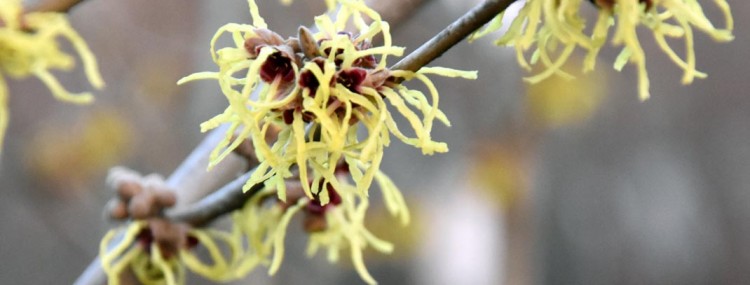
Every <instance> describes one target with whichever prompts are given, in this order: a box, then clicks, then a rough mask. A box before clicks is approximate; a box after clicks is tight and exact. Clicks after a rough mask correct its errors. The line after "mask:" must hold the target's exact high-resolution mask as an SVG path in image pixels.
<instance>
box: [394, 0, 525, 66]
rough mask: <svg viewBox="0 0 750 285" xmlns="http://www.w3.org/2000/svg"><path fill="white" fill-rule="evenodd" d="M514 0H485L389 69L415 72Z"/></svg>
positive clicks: (503, 9)
mask: <svg viewBox="0 0 750 285" xmlns="http://www.w3.org/2000/svg"><path fill="white" fill-rule="evenodd" d="M515 1H516V0H487V1H484V2H482V3H481V4H479V5H477V6H476V7H474V8H473V9H471V10H470V11H469V12H467V13H466V14H464V15H463V16H461V18H458V20H456V21H454V22H453V23H451V24H450V25H449V26H448V27H446V28H445V29H443V30H442V31H440V33H438V34H437V35H435V36H434V37H432V38H431V39H430V40H429V41H427V42H426V43H424V44H422V46H420V47H419V48H418V49H417V50H415V51H414V52H412V53H410V54H409V55H407V56H406V57H404V58H403V59H401V61H399V62H397V63H396V64H395V65H393V67H391V69H393V70H396V69H399V70H409V71H417V70H419V69H420V68H422V67H423V66H425V65H427V64H429V63H430V62H432V61H433V60H435V59H436V58H438V57H440V56H441V55H443V53H445V52H446V51H447V50H449V49H450V48H452V47H453V46H454V45H456V44H458V43H459V42H461V41H463V40H464V39H465V38H466V37H468V36H469V35H471V34H472V33H473V32H474V31H476V30H478V29H479V28H481V27H482V26H484V24H486V23H488V22H489V21H491V20H492V19H494V18H495V16H497V15H498V14H500V13H502V12H503V11H505V9H506V8H508V6H510V4H512V3H513V2H515Z"/></svg>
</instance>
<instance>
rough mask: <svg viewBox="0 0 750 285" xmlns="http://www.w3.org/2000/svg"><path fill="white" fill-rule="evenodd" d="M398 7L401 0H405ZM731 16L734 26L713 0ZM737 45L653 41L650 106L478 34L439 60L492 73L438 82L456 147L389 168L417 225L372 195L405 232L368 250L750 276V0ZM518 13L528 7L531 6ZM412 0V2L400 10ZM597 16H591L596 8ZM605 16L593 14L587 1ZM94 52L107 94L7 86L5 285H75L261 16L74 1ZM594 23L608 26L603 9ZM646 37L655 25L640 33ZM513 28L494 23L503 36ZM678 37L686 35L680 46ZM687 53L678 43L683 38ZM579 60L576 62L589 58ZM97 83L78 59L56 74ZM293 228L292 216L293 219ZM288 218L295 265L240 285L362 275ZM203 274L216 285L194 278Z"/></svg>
mask: <svg viewBox="0 0 750 285" xmlns="http://www.w3.org/2000/svg"><path fill="white" fill-rule="evenodd" d="M258 2H260V3H259V4H260V5H261V6H260V8H261V14H262V15H264V16H265V17H266V21H267V22H268V23H269V25H270V27H271V28H272V29H274V30H276V31H277V32H279V33H280V34H282V35H292V34H293V33H295V31H296V28H297V27H298V26H299V25H300V24H304V25H309V24H311V23H312V16H314V15H317V14H319V13H321V12H322V11H323V10H324V7H323V4H322V2H323V1H301V0H298V1H296V3H295V4H293V5H292V6H291V7H283V6H281V5H280V4H278V3H277V2H276V1H258ZM391 2H393V3H395V4H393V5H400V4H398V3H400V1H391ZM478 2H479V1H477V0H472V1H452V0H432V1H426V3H424V4H423V5H422V6H421V7H420V8H419V9H417V10H415V11H413V13H412V14H411V15H410V16H408V17H405V18H402V19H400V20H398V23H397V24H394V25H393V28H392V31H393V34H394V36H395V40H394V42H395V43H396V44H398V45H401V46H405V47H407V51H411V50H414V49H415V48H416V47H418V46H419V45H420V44H421V43H422V42H424V41H426V40H427V39H429V38H430V37H431V36H432V35H434V34H435V33H437V32H438V31H439V30H440V29H442V28H443V27H445V26H447V25H448V24H449V23H450V22H451V21H452V20H453V19H455V18H457V17H459V16H460V15H461V14H462V13H464V12H465V11H467V10H469V9H470V8H471V7H472V6H473V5H474V4H476V3H478ZM702 2H704V3H703V5H705V7H704V8H705V10H706V13H707V14H708V15H709V18H710V19H712V20H713V21H714V22H715V23H716V25H717V26H722V25H723V19H722V18H721V17H720V15H719V13H718V10H717V9H716V8H715V7H714V6H712V5H713V3H708V1H702ZM731 5H732V9H733V11H734V14H735V16H737V18H736V25H735V26H736V31H735V35H736V39H735V41H733V42H731V43H729V44H717V43H714V42H713V41H712V40H711V39H709V38H708V37H707V36H705V35H703V34H701V33H696V44H695V49H696V51H697V55H698V68H699V70H701V71H704V72H707V73H708V74H709V78H707V79H705V80H697V81H696V82H694V83H693V84H692V85H690V86H683V85H681V84H680V78H681V70H680V69H679V68H678V67H676V66H675V65H674V64H672V62H671V61H669V59H668V58H667V57H666V56H665V55H664V54H663V53H662V52H661V51H660V50H658V48H657V47H656V45H655V44H654V42H653V41H652V40H651V37H650V35H648V34H647V33H643V35H642V39H643V45H644V48H645V49H646V50H647V57H648V71H649V75H650V78H651V82H652V84H651V94H652V98H651V99H650V100H648V101H646V102H640V101H639V100H638V95H637V87H636V85H637V78H636V74H635V70H634V68H632V67H630V66H628V67H626V68H625V69H624V70H623V72H622V73H618V72H616V71H614V70H612V69H611V68H610V66H611V65H612V63H613V61H614V58H615V57H616V55H617V53H618V52H619V50H617V49H614V48H607V49H605V50H604V51H603V52H602V54H601V56H600V58H599V60H598V66H597V70H596V72H594V73H591V74H586V75H582V74H578V75H577V76H578V79H577V80H575V81H565V80H563V79H560V78H551V79H548V80H547V81H544V82H543V83H541V84H538V85H534V86H529V85H526V84H524V83H523V82H522V78H523V76H525V75H528V74H527V73H525V72H524V71H522V70H520V69H519V68H518V65H517V63H516V61H515V58H514V54H513V51H512V50H510V49H504V48H497V47H495V46H493V45H492V39H491V38H485V39H482V40H479V41H477V42H475V43H473V44H467V43H462V44H460V45H459V46H458V47H456V48H454V49H452V50H450V51H449V52H447V53H446V54H445V55H444V57H442V58H440V59H439V60H437V61H436V62H434V63H433V64H432V65H434V66H446V67H452V68H458V69H467V70H470V69H476V70H479V79H478V80H476V81H467V80H458V79H446V80H444V79H435V81H436V84H437V85H438V87H439V88H440V90H441V92H442V93H441V94H442V98H441V101H440V104H441V109H443V111H444V112H445V113H446V114H447V115H448V117H449V118H450V119H451V121H452V123H453V126H452V127H450V128H447V127H443V126H436V128H435V131H434V133H433V137H434V138H435V139H437V140H444V141H446V142H448V144H449V146H450V149H451V150H450V152H449V153H447V154H441V155H435V156H422V155H421V154H420V151H419V150H416V149H414V148H412V147H409V146H405V145H403V144H400V143H398V142H396V143H394V144H392V146H391V147H390V148H389V149H388V150H387V152H386V155H385V159H384V163H383V166H382V169H384V171H385V172H386V173H388V174H390V176H391V178H392V179H393V180H394V181H395V182H396V183H397V185H399V186H400V188H401V190H402V191H403V192H404V193H405V195H406V196H407V201H408V202H409V205H410V206H411V210H412V212H413V215H414V218H413V223H412V225H411V226H409V227H408V228H401V227H400V226H398V225H397V223H396V222H395V221H394V220H391V219H390V218H388V217H387V215H385V210H384V208H383V207H382V204H376V205H373V206H372V207H371V210H370V213H369V216H370V217H371V220H370V222H369V227H371V228H372V231H373V232H375V233H376V234H377V235H378V236H381V237H382V238H384V239H386V240H390V241H392V242H394V243H395V245H396V251H395V252H394V254H392V255H382V254H379V253H376V252H374V251H373V252H369V253H367V254H366V263H367V265H368V267H369V269H370V271H371V272H372V274H373V276H374V277H375V279H377V280H378V281H380V282H381V284H743V283H746V282H748V280H750V243H748V242H747V241H748V240H750V222H747V221H748V220H750V207H749V205H750V189H749V188H750V123H749V122H750V96H749V95H750V94H748V90H750V80H748V77H747V74H750V67H749V66H748V61H747V57H748V52H747V50H748V48H750V42H749V41H748V36H750V22H748V21H750V19H749V18H747V17H742V14H741V12H742V11H750V2H747V1H732V3H731ZM517 8H518V7H514V8H513V9H517ZM396 10H398V9H396ZM584 10H586V9H584ZM587 12H588V13H590V14H592V15H593V14H594V13H595V10H594V8H593V7H592V8H590V9H588V11H587ZM70 20H71V22H72V24H73V26H74V27H75V28H76V29H77V30H78V31H79V33H80V34H81V35H82V36H83V37H84V38H85V39H86V41H87V42H88V44H89V45H90V47H91V49H92V50H93V51H94V53H95V54H96V55H97V58H98V60H99V64H100V66H101V70H102V74H103V76H104V79H105V81H106V82H107V88H106V89H105V90H103V91H100V92H96V93H97V101H96V102H95V104H94V105H92V106H84V107H80V106H73V105H70V104H63V103H60V102H57V101H55V100H54V99H52V97H51V96H50V94H49V91H48V90H47V89H46V88H45V87H43V85H42V84H40V82H38V81H37V80H36V79H28V80H23V81H13V80H9V89H10V93H11V96H10V110H11V114H10V127H9V132H8V135H7V137H6V145H5V149H4V150H3V153H2V156H0V197H1V198H0V229H2V230H0V283H1V284H69V283H72V282H73V280H75V278H76V277H77V276H78V275H79V274H80V273H81V272H82V271H83V269H84V268H85V266H86V265H87V264H88V263H89V262H90V261H91V260H92V259H93V258H94V257H95V256H96V255H97V248H98V243H99V239H100V238H101V236H102V235H103V234H104V233H105V232H106V231H107V230H108V229H109V228H110V227H112V226H113V225H111V224H108V223H107V222H106V221H105V220H104V218H103V215H102V209H103V206H104V204H105V202H106V200H108V199H109V198H110V197H111V196H112V193H111V192H109V190H107V189H105V187H104V179H105V176H106V172H107V170H108V168H110V167H112V166H114V165H125V166H128V167H131V168H134V169H137V170H138V171H140V172H143V173H151V172H156V173H161V174H164V175H168V174H169V173H171V171H172V170H174V168H175V167H176V166H177V165H178V164H179V163H180V162H181V161H182V159H184V158H185V156H186V155H187V154H188V153H189V152H190V150H191V149H192V148H193V147H194V146H195V145H196V144H197V143H198V142H199V141H200V139H201V138H202V136H203V135H202V134H201V133H200V132H199V128H198V125H199V123H200V122H202V121H204V120H206V119H208V118H210V117H212V116H213V115H214V114H217V113H219V112H221V111H222V110H223V109H224V107H225V104H226V102H225V99H224V98H223V96H222V95H221V94H220V93H219V91H218V86H217V84H216V83H215V82H210V81H206V82H197V83H191V84H188V85H186V86H176V85H175V82H176V81H177V80H178V79H179V78H181V77H183V76H185V75H187V74H190V73H192V72H195V71H204V70H215V66H214V65H213V63H212V62H211V61H210V56H209V52H208V41H209V39H210V37H211V36H212V35H213V34H214V32H215V30H216V29H217V28H218V27H220V26H221V25H223V24H224V23H227V22H239V23H249V22H250V17H249V14H248V12H247V3H246V1H242V0H220V1H217V0H214V1H181V0H162V1H148V0H128V1H102V0H89V1H87V2H86V3H85V4H83V5H80V6H79V7H76V8H75V9H74V10H73V11H72V12H71V13H70ZM592 21H593V18H592ZM642 32H645V31H642ZM495 37H497V35H495ZM674 44H675V46H676V47H679V46H678V45H679V44H681V43H674ZM678 50H679V49H678ZM581 61H582V54H581V53H578V54H577V58H572V59H571V60H570V65H569V66H568V67H567V70H570V71H572V72H573V73H575V71H577V70H580V66H579V63H580V62H581ZM58 76H60V78H61V80H62V81H63V82H64V85H65V86H66V87H67V88H68V89H69V90H72V91H80V90H89V89H90V86H88V85H87V83H86V82H85V80H84V78H83V74H82V72H80V70H78V71H76V72H72V73H58ZM294 224H295V222H293V225H294ZM296 225H298V226H296V227H295V226H291V227H290V229H291V231H290V234H289V235H288V238H287V242H286V244H287V253H286V258H285V261H284V264H283V266H282V267H281V271H280V272H279V273H278V274H277V276H275V277H267V276H266V273H265V270H258V271H256V272H254V273H252V274H251V275H250V276H249V277H248V279H249V281H243V282H236V283H237V284H359V283H361V281H359V280H360V279H359V277H358V276H357V274H356V272H355V271H354V269H353V268H352V266H351V265H350V264H349V262H348V261H346V260H344V261H342V262H341V263H340V264H333V265H331V264H328V263H327V261H325V259H324V258H323V257H321V256H316V257H315V258H312V259H308V258H306V257H305V256H304V247H305V243H306V238H305V237H304V234H303V232H302V226H301V221H297V222H296ZM189 284H210V283H208V282H206V281H204V280H201V279H200V278H193V279H191V280H190V282H189Z"/></svg>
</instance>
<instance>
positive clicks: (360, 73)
mask: <svg viewBox="0 0 750 285" xmlns="http://www.w3.org/2000/svg"><path fill="white" fill-rule="evenodd" d="M366 78H367V70H365V69H363V68H358V67H355V68H349V69H344V70H341V71H339V72H338V73H337V74H336V82H337V83H339V84H341V85H344V87H346V89H349V90H350V91H352V92H355V93H356V92H359V87H360V85H362V82H364V81H365V79H366Z"/></svg>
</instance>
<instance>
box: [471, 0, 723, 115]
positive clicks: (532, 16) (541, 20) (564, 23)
mask: <svg viewBox="0 0 750 285" xmlns="http://www.w3.org/2000/svg"><path fill="white" fill-rule="evenodd" d="M583 2H586V1H584V0H527V1H526V3H525V4H524V6H523V8H522V9H521V10H520V11H519V13H518V16H517V17H516V18H515V19H514V20H513V21H512V23H511V25H510V27H509V28H508V31H507V32H506V33H505V34H504V35H503V36H502V37H501V38H500V39H498V40H497V41H496V43H497V44H498V45H513V46H514V47H515V49H516V54H517V58H518V62H519V64H520V65H521V66H522V67H523V68H525V69H527V70H530V69H531V66H530V64H536V63H541V64H542V65H543V66H544V67H545V68H546V69H545V70H544V71H543V72H541V73H540V74H537V75H534V76H531V77H528V78H526V79H525V80H526V81H527V82H530V83H536V82H539V81H541V80H543V79H545V78H547V77H549V76H551V75H553V74H557V75H560V76H563V77H567V78H570V77H571V76H570V75H569V74H567V73H565V72H564V71H562V70H561V69H560V68H561V67H562V65H563V64H564V63H565V61H566V60H567V59H568V57H570V55H571V53H572V52H573V50H574V49H575V48H576V47H581V48H583V49H585V50H587V52H588V54H587V57H586V59H585V61H584V71H590V70H593V69H594V65H595V61H596V56H597V54H598V52H599V50H600V49H601V47H602V46H603V45H604V43H605V42H606V41H607V38H608V34H609V27H610V26H615V28H614V29H615V32H614V35H613V37H612V43H613V44H614V45H617V46H622V47H623V48H622V52H621V53H620V55H619V56H618V58H617V60H616V62H615V69H617V70H621V69H622V68H623V66H624V65H625V64H627V63H628V62H629V63H632V64H634V65H635V66H636V68H637V70H638V78H639V80H638V81H639V83H638V93H639V96H640V99H641V100H645V99H648V98H649V96H650V95H649V80H648V74H647V72H646V58H645V53H644V51H643V48H642V47H641V44H640V40H639V39H638V36H637V34H636V28H637V27H638V26H645V27H646V28H648V29H649V30H651V32H652V34H653V36H654V39H655V40H656V43H657V44H658V45H659V47H660V48H661V49H662V50H663V51H664V53H666V54H667V56H669V58H670V59H672V61H674V62H675V64H677V65H678V66H679V67H680V68H682V69H683V70H684V76H683V78H682V83H683V84H689V83H691V82H692V81H693V79H694V78H696V77H697V78H705V77H706V74H705V73H702V72H700V71H698V70H697V69H696V66H695V65H696V62H695V61H696V59H695V50H694V48H693V30H694V29H697V30H700V31H702V32H704V33H706V34H708V35H710V36H711V37H712V38H713V39H714V40H716V41H722V42H725V41H731V40H732V39H733V38H734V37H733V35H732V29H733V19H732V15H731V12H730V8H729V4H727V2H726V1H725V0H714V2H715V3H716V5H717V6H718V7H719V8H720V9H721V11H722V12H723V13H724V17H725V21H726V23H725V26H726V27H725V28H724V29H718V28H715V27H714V25H713V24H712V23H711V21H709V20H708V18H706V16H705V15H704V13H703V9H702V7H701V5H700V4H699V3H698V1H697V0H592V1H590V2H594V3H595V4H594V5H596V6H597V7H598V9H599V16H598V19H597V20H596V22H595V24H594V25H593V27H592V28H591V34H590V35H588V34H586V30H587V29H586V28H587V24H586V19H584V18H583V17H581V16H580V9H581V6H582V5H584V3H583ZM503 17H504V14H500V15H498V17H497V18H496V19H495V20H494V21H493V22H492V23H490V24H489V25H488V26H487V27H486V28H485V29H484V30H482V31H479V32H477V33H476V34H475V35H474V36H473V37H472V39H476V38H479V37H482V36H485V35H487V34H488V33H490V32H492V31H495V30H498V29H500V27H501V25H502V20H503ZM667 37H671V38H682V39H683V40H684V41H685V57H684V58H681V57H680V56H679V55H677V53H676V52H675V51H674V50H673V49H672V47H670V46H669V45H668V44H667V41H666V38H667ZM532 48H533V53H532V55H531V59H530V60H529V61H527V60H526V56H525V54H524V53H525V52H526V51H528V50H529V49H532ZM555 56H556V58H554V57H555Z"/></svg>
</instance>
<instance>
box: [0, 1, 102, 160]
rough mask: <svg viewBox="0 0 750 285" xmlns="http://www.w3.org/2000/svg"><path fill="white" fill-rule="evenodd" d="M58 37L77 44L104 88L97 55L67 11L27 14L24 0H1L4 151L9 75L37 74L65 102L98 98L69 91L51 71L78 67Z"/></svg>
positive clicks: (92, 78)
mask: <svg viewBox="0 0 750 285" xmlns="http://www.w3.org/2000/svg"><path fill="white" fill-rule="evenodd" d="M58 38H64V39H67V40H69V41H70V43H71V44H72V45H73V48H74V49H75V50H76V52H77V53H78V54H79V56H80V58H81V61H82V62H83V68H84V71H85V73H86V77H87V78H88V80H89V82H90V83H91V85H92V86H93V87H94V88H96V89H101V88H102V87H104V82H103V81H102V79H101V75H100V74H99V69H98V67H97V63H96V59H95V58H94V55H93V54H92V53H91V51H90V50H89V48H88V46H87V45H86V42H84V41H83V39H82V38H81V37H80V36H79V35H78V33H76V31H75V30H73V28H72V27H71V26H70V24H69V23H68V20H67V18H66V16H65V15H64V14H62V13H55V12H31V13H24V11H23V6H22V1H21V0H3V1H2V2H0V150H1V149H2V145H3V138H4V136H5V131H6V128H7V127H8V95H9V92H8V86H7V84H6V82H5V78H6V77H11V78H14V79H23V78H27V77H29V76H32V75H33V76H35V77H36V78H39V80H41V81H42V83H44V84H45V85H46V86H47V88H49V90H50V92H52V95H53V96H54V97H55V98H57V99H58V100H61V101H65V102H70V103H74V104H87V103H90V102H91V101H92V100H93V99H94V97H93V96H92V94H91V93H88V92H83V93H71V92H69V91H67V90H65V88H64V87H63V86H62V85H61V84H60V82H59V81H58V80H57V79H56V78H55V76H54V75H53V74H52V73H51V70H65V71H67V70H70V69H72V68H73V67H74V66H75V60H74V58H73V57H72V56H71V55H69V54H67V53H65V52H64V51H63V50H61V49H60V46H59V45H58V42H57V39H58Z"/></svg>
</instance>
